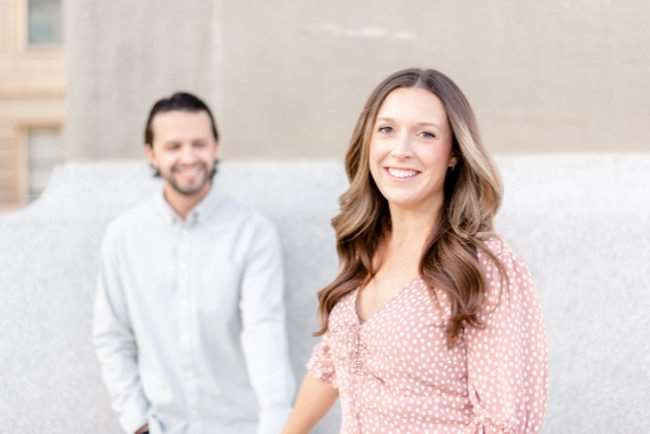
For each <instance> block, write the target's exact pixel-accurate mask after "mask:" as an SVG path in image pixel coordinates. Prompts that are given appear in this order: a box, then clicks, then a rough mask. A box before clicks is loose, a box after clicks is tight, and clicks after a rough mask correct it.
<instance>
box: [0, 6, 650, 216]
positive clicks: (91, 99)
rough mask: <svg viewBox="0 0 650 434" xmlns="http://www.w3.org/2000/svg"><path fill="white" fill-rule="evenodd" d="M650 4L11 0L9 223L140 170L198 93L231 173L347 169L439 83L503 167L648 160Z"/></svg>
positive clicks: (1, 9) (4, 9)
mask: <svg viewBox="0 0 650 434" xmlns="http://www.w3.org/2000/svg"><path fill="white" fill-rule="evenodd" d="M649 14H650V3H648V2H646V1H642V0H628V1H625V2H614V1H610V0H571V1H569V0H554V1H550V2H539V1H534V0H519V1H510V0H495V1H491V2H473V1H464V0H461V1H448V0H440V1H432V0H419V1H400V2H396V1H386V0H377V1H372V2H370V1H359V2H348V1H342V0H330V1H327V2H316V1H303V2H291V1H282V0H272V1H265V2H252V1H219V0H214V1H204V0H186V1H182V2H160V1H154V0H140V1H137V2H133V1H127V0H112V1H110V2H103V1H74V0H69V1H62V0H0V209H3V210H8V209H15V208H17V207H21V206H24V205H26V204H28V203H29V202H30V201H32V200H34V199H35V198H36V197H38V196H39V194H40V193H41V192H42V191H43V189H44V188H45V186H46V184H47V181H48V178H49V175H50V172H51V170H52V168H53V167H54V166H56V165H57V164H61V163H63V162H66V161H79V160H122V159H137V158H141V157H142V141H143V139H142V130H143V125H144V120H145V117H146V114H147V111H148V109H149V108H150V106H151V105H152V103H153V102H154V101H155V100H156V99H158V98H159V97H161V96H163V95H169V94H171V93H172V92H173V91H176V90H180V89H183V90H189V91H192V92H195V93H197V94H198V95H200V96H202V97H203V98H204V99H206V100H207V101H208V102H209V103H210V104H211V106H212V107H213V109H214V111H215V112H216V116H217V122H218V124H219V126H220V129H221V131H222V137H223V139H222V144H223V151H224V156H225V158H227V159H339V160H340V159H341V158H342V156H343V153H344V150H345V148H346V146H347V141H348V138H349V135H350V133H351V129H352V126H353V124H354V122H355V120H356V117H357V115H358V113H359V111H360V109H361V107H362V105H363V102H364V99H365V98H366V97H367V95H368V94H369V92H370V90H371V89H372V88H373V87H374V86H375V85H376V84H377V82H378V81H379V80H381V79H382V78H384V77H385V76H386V75H388V74H389V73H391V72H393V71H395V70H397V69H401V68H404V67H408V66H420V67H431V68H435V69H439V70H440V71H443V72H445V73H446V74H448V75H449V76H450V77H452V79H454V80H455V81H456V82H457V83H458V84H459V86H460V87H461V88H462V89H463V90H464V92H465V93H466V95H467V96H468V98H469V100H470V102H471V103H472V104H473V106H474V108H475V110H476V112H477V115H478V119H479V124H480V126H481V128H482V132H483V135H484V140H485V142H486V143H487V145H488V147H489V148H490V149H491V150H492V151H493V152H494V153H496V154H512V153H517V154H521V153H535V154H537V153H545V154H546V153H555V152H562V153H567V152H570V153H571V152H578V153H583V152H589V153H592V152H604V153H611V152H613V153H620V152H624V153H629V152H639V151H641V152H648V151H650V140H649V138H648V133H649V131H650V128H649V126H648V120H649V119H650V104H649V102H648V99H649V98H648V97H649V96H650V80H648V77H650V48H649V47H650V27H649V26H648V25H647V17H648V16H649Z"/></svg>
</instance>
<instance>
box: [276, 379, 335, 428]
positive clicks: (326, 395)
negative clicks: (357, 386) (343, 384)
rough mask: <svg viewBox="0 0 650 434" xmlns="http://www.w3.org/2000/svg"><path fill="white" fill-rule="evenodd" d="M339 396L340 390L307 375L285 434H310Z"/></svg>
mask: <svg viewBox="0 0 650 434" xmlns="http://www.w3.org/2000/svg"><path fill="white" fill-rule="evenodd" d="M338 396H339V393H338V390H337V389H335V388H334V387H332V386H330V385H329V384H327V383H325V382H324V381H320V380H317V379H315V378H314V377H312V376H311V375H309V374H307V375H305V379H304V380H303V382H302V385H301V386H300V391H299V392H298V398H297V399H296V403H295V405H294V407H293V411H292V412H291V414H290V415H289V419H288V420H287V424H286V426H285V427H284V431H283V434H309V432H310V431H311V429H312V428H313V427H314V425H316V424H317V423H318V421H319V420H320V419H321V418H322V417H323V416H324V415H325V414H326V413H327V411H328V410H329V409H330V408H331V407H332V405H333V404H334V402H335V401H336V399H337V398H338Z"/></svg>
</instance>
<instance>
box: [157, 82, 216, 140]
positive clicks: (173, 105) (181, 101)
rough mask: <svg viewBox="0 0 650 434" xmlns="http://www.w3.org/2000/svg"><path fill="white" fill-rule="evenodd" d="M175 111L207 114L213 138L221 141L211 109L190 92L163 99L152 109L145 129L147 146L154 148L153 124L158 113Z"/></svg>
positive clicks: (178, 93) (177, 93)
mask: <svg viewBox="0 0 650 434" xmlns="http://www.w3.org/2000/svg"><path fill="white" fill-rule="evenodd" d="M173 110H180V111H186V112H202V111H203V112H206V113H207V114H208V117H209V118H210V126H211V128H212V136H213V137H214V141H215V142H218V141H219V132H218V131H217V124H216V122H215V121H214V116H212V112H211V111H210V107H208V105H207V104H206V103H205V102H203V100H202V99H201V98H199V97H197V96H196V95H192V94H191V93H188V92H176V93H174V94H173V95H172V96H170V97H169V98H161V99H159V100H158V101H156V103H155V104H154V105H153V107H151V110H150V111H149V116H148V117H147V124H146V126H145V128H144V143H145V145H147V146H153V129H152V128H151V124H152V122H153V119H154V117H155V116H156V115H157V114H158V113H164V112H169V111H173Z"/></svg>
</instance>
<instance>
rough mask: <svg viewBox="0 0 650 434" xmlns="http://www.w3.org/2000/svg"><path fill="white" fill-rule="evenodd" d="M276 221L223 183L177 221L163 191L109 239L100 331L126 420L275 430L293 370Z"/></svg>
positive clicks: (188, 428)
mask: <svg viewBox="0 0 650 434" xmlns="http://www.w3.org/2000/svg"><path fill="white" fill-rule="evenodd" d="M281 255H282V252H281V246H280V242H279V239H278V236H277V233H276V231H275V228H274V227H273V225H272V224H271V222H270V221H269V220H267V219H266V218H264V217H263V216H261V215H260V214H259V213H257V212H255V211H253V210H251V209H249V208H247V207H245V206H243V205H240V204H238V203H236V202H234V201H233V200H231V199H229V198H228V197H227V196H225V195H224V194H223V193H222V192H219V191H218V186H215V187H213V188H211V189H210V192H209V193H208V195H207V196H206V197H205V198H204V199H203V200H202V201H201V202H200V203H199V205H198V206H197V207H196V208H195V209H194V210H193V211H192V212H191V213H190V215H188V217H187V218H186V219H185V221H183V220H181V219H180V218H179V217H178V216H177V214H176V213H175V212H174V210H173V209H172V208H171V207H170V206H169V204H168V203H167V202H166V200H165V199H164V198H163V195H162V194H160V195H158V196H156V197H155V199H154V200H152V201H150V202H147V203H144V204H142V205H141V206H139V207H137V208H135V209H133V210H131V211H130V212H127V213H126V214H124V215H122V216H120V217H118V218H117V219H116V220H114V221H113V222H112V223H111V224H110V225H109V227H108V229H107V232H106V235H105V238H104V243H103V246H102V255H101V267H100V270H101V271H100V276H99V285H98V291H97V299H96V303H95V318H94V342H95V347H96V350H97V355H98V358H99V361H100V364H101V369H102V375H103V378H104V381H105V383H106V386H107V388H108V390H109V393H110V396H111V400H112V405H113V408H114V409H115V410H116V411H117V413H118V415H119V419H120V423H121V425H122V427H123V428H124V429H125V431H126V432H127V433H133V432H134V431H136V430H137V429H138V428H139V427H140V426H142V425H143V424H145V423H148V424H149V428H150V430H151V433H152V434H158V433H161V432H164V433H174V434H176V433H178V434H180V433H184V434H199V433H200V434H214V433H219V434H229V433H233V434H247V433H251V434H252V433H255V432H257V433H258V434H262V433H264V434H278V433H279V432H280V431H281V429H282V426H283V424H284V422H285V420H286V417H287V416H288V414H289V411H290V408H291V401H292V398H293V393H294V379H293V376H292V373H291V367H290V363H289V359H288V348H287V337H286V329H285V318H284V316H285V312H284V303H283V286H284V281H283V270H282V256H281Z"/></svg>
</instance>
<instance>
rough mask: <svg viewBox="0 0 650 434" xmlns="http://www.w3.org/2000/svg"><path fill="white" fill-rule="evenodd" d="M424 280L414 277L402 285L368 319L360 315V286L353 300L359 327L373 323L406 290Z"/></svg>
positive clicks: (353, 308)
mask: <svg viewBox="0 0 650 434" xmlns="http://www.w3.org/2000/svg"><path fill="white" fill-rule="evenodd" d="M421 279H422V278H421V277H420V276H418V277H414V278H413V279H411V280H409V281H408V282H407V283H406V284H404V285H402V286H401V287H400V288H399V289H398V290H397V292H395V294H393V295H392V296H391V297H390V298H389V299H388V300H386V301H385V302H384V304H382V305H381V306H379V308H378V309H377V310H375V311H374V312H373V313H371V314H370V315H369V316H368V318H366V319H362V318H361V315H360V314H359V312H360V310H359V303H360V301H361V297H360V295H361V286H358V287H357V289H355V290H354V297H353V300H352V312H353V313H354V319H355V320H356V322H357V325H358V326H359V327H363V326H365V325H366V324H367V323H368V322H369V321H371V320H372V319H373V318H374V317H376V316H377V314H379V313H381V312H383V311H384V310H386V308H387V307H388V306H389V305H390V304H391V303H393V302H394V300H395V299H397V298H399V296H400V294H401V293H402V292H404V291H405V290H406V288H410V287H411V285H413V284H414V283H415V282H418V281H420V280H421Z"/></svg>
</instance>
